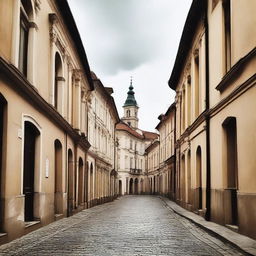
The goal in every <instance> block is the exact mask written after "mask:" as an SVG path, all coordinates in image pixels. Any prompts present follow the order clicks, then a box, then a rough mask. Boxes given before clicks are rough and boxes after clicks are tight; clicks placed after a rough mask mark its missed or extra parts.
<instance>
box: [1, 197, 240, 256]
mask: <svg viewBox="0 0 256 256" xmlns="http://www.w3.org/2000/svg"><path fill="white" fill-rule="evenodd" d="M0 255H101V256H108V255H116V256H128V255H138V256H139V255H141V256H142V255H188V256H191V255H205V256H206V255H236V256H238V255H242V254H240V253H239V252H238V251H236V250H235V249H234V248H232V247H231V246H229V245H227V244H225V243H223V242H222V241H220V240H218V239H216V238H214V237H212V236H210V235H209V234H208V233H206V232H204V231H203V230H201V229H200V228H198V227H197V226H195V225H194V224H192V223H190V222H189V221H188V220H186V219H184V218H182V217H180V216H179V215H176V214H175V213H174V212H173V211H172V210H170V209H169V208H167V207H166V206H165V204H164V203H163V201H162V200H161V199H160V198H158V197H153V196H124V197H122V198H120V199H118V200H116V201H114V202H112V203H107V204H104V205H101V206H97V207H94V208H90V209H87V210H84V211H82V212H80V213H78V214H76V215H74V216H72V217H70V218H65V219H62V220H60V221H57V222H54V223H52V224H50V225H48V226H46V227H43V228H41V229H39V230H37V231H34V232H32V233H30V234H28V235H26V236H24V237H22V238H20V239H17V240H15V241H13V242H11V243H9V244H6V245H3V246H1V247H0Z"/></svg>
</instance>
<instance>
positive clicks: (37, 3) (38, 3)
mask: <svg viewBox="0 0 256 256" xmlns="http://www.w3.org/2000/svg"><path fill="white" fill-rule="evenodd" d="M34 6H35V11H36V13H38V12H39V11H40V10H41V0H34Z"/></svg>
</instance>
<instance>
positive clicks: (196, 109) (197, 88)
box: [194, 50, 200, 117]
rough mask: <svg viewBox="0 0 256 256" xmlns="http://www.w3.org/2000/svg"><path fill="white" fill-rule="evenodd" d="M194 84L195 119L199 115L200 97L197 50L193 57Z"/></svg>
mask: <svg viewBox="0 0 256 256" xmlns="http://www.w3.org/2000/svg"><path fill="white" fill-rule="evenodd" d="M194 64H195V67H194V68H195V70H194V74H195V77H194V82H195V117H197V116H198V115H199V100H200V99H199V95H200V88H199V87H200V85H199V65H200V63H199V51H198V50H197V51H196V53H195V57H194Z"/></svg>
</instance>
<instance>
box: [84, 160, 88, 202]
mask: <svg viewBox="0 0 256 256" xmlns="http://www.w3.org/2000/svg"><path fill="white" fill-rule="evenodd" d="M88 172H89V162H88V161H87V162H86V169H85V173H84V202H85V203H86V202H87V203H88V177H89V174H88Z"/></svg>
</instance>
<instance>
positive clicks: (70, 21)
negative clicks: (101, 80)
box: [55, 0, 94, 90]
mask: <svg viewBox="0 0 256 256" xmlns="http://www.w3.org/2000/svg"><path fill="white" fill-rule="evenodd" d="M55 3H56V5H57V6H58V9H59V11H60V13H61V15H62V17H63V21H64V23H65V25H66V27H67V29H68V32H69V33H70V35H71V37H72V39H73V41H74V43H75V45H76V51H77V53H78V55H79V58H80V61H81V63H82V65H83V68H84V71H85V73H86V78H87V81H88V83H89V87H90V89H91V90H94V85H93V81H92V78H91V71H90V66H89V63H88V59H87V55H86V52H85V49H84V45H83V42H82V40H81V37H80V33H79V31H78V28H77V26H76V22H75V20H74V17H73V14H72V12H71V10H70V7H69V4H68V1H67V0H56V1H55Z"/></svg>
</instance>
